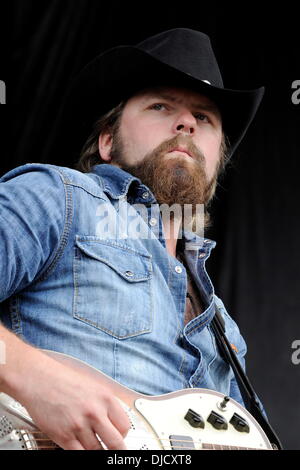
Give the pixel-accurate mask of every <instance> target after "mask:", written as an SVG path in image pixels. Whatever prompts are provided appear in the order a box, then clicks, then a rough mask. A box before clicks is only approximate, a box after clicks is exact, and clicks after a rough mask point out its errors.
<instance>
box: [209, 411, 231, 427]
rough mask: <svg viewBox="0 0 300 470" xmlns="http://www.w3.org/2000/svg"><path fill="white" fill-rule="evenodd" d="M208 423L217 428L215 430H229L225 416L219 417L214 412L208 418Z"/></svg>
mask: <svg viewBox="0 0 300 470" xmlns="http://www.w3.org/2000/svg"><path fill="white" fill-rule="evenodd" d="M207 421H208V422H209V423H210V424H211V425H212V426H213V427H214V428H215V429H218V430H220V429H227V428H228V423H227V421H226V419H225V418H224V416H221V415H219V414H218V413H216V412H215V411H212V412H211V413H210V415H209V417H208V418H207Z"/></svg>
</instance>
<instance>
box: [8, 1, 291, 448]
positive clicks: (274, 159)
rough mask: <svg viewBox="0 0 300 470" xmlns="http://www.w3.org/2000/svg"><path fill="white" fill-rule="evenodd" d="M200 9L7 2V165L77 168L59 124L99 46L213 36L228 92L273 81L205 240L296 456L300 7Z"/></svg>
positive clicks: (275, 421)
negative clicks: (179, 33) (174, 35)
mask: <svg viewBox="0 0 300 470" xmlns="http://www.w3.org/2000/svg"><path fill="white" fill-rule="evenodd" d="M200 3H201V2H193V1H190V2H183V3H181V4H180V3H173V2H158V3H155V2H148V3H142V2H140V3H139V4H136V3H133V2H119V3H118V2H103V1H101V0H76V1H75V0H48V1H44V2H40V1H38V0H13V1H11V2H10V3H9V11H8V10H7V12H4V9H2V13H3V12H4V15H3V17H2V18H1V24H2V32H3V30H4V28H5V27H7V26H9V27H7V30H6V34H5V38H3V40H2V41H1V46H2V47H1V54H2V55H1V64H0V65H1V68H0V79H1V80H5V82H6V87H7V104H6V105H5V106H1V135H0V137H1V149H2V152H1V153H2V158H1V168H0V170H1V174H3V173H4V172H6V171H7V170H9V169H11V168H14V167H15V166H17V165H20V164H23V163H27V162H47V163H55V164H61V165H65V166H72V165H73V161H74V160H73V156H72V155H71V154H70V152H69V151H68V145H66V144H63V143H62V142H63V141H62V136H61V129H62V126H61V123H60V122H59V120H58V119H57V113H58V110H59V107H60V104H61V102H62V100H63V97H64V94H65V90H66V87H67V85H68V83H69V80H70V78H71V77H72V76H73V74H75V73H76V72H77V71H78V70H79V69H80V68H81V67H82V66H83V65H84V64H85V63H86V62H87V61H89V60H90V59H91V58H93V57H94V56H95V55H96V54H98V53H100V52H101V51H103V50H105V49H107V48H109V47H112V46H115V45H118V44H134V43H136V42H138V41H140V40H142V39H143V38H144V37H146V36H148V35H151V34H155V33H157V32H160V31H162V30H164V29H171V28H174V27H190V28H194V29H198V30H200V31H203V32H206V33H208V34H209V35H210V36H211V39H212V43H213V46H214V49H215V52H216V55H217V57H218V61H219V63H220V67H221V69H222V71H223V77H224V81H225V85H226V86H227V87H232V88H255V87H258V86H260V85H265V86H266V87H267V90H266V95H265V99H264V102H263V104H262V106H261V108H260V110H259V112H258V115H257V119H256V121H255V123H253V125H252V126H251V128H250V130H249V133H248V134H247V137H246V139H245V140H244V141H243V143H242V145H241V146H240V148H239V151H238V152H237V153H236V155H235V157H234V159H233V160H232V162H231V164H230V166H229V167H228V169H227V173H226V175H225V176H224V177H223V178H222V180H221V181H220V184H219V187H218V190H217V196H216V199H215V201H214V204H213V206H212V214H213V220H214V224H213V226H212V227H211V228H210V229H209V232H208V233H207V236H209V237H210V238H213V239H215V240H216V241H217V243H218V244H217V248H216V249H215V251H214V254H213V256H212V259H211V260H210V261H209V264H208V270H209V273H210V274H211V277H212V278H213V280H214V283H215V287H216V292H217V293H218V294H219V295H220V296H221V297H222V298H223V300H224V302H225V304H226V306H227V308H228V309H229V311H230V313H231V314H232V316H233V317H234V318H235V319H236V320H237V322H238V323H239V326H240V329H241V331H242V333H243V335H244V337H245V339H246V341H247V343H248V373H249V376H250V378H251V379H252V381H253V383H254V385H255V388H256V390H257V392H258V394H259V395H260V397H261V399H262V400H263V402H264V404H265V407H266V409H267V412H268V415H269V418H270V420H271V423H272V425H273V427H274V428H275V429H276V430H277V432H278V434H279V436H280V438H281V440H282V442H283V444H284V446H285V448H287V449H300V436H299V424H300V393H299V390H300V364H299V365H297V364H296V363H293V361H292V354H293V352H295V350H294V349H292V343H293V342H294V341H295V340H299V341H300V322H299V318H298V317H299V314H300V284H299V278H300V250H299V247H298V245H299V240H300V221H299V207H298V206H299V201H300V183H299V170H300V162H299V159H300V155H299V150H298V148H299V144H300V136H299V130H300V126H299V124H300V104H299V105H297V104H294V103H293V101H292V94H293V92H294V91H295V90H293V89H292V83H293V82H294V81H295V80H300V66H299V60H300V59H299V33H298V32H297V30H298V29H299V14H298V11H296V10H295V6H293V5H285V6H284V7H281V6H280V5H277V6H276V7H274V6H272V4H270V6H269V8H268V10H267V11H264V12H262V11H261V6H262V5H260V6H258V5H255V4H253V2H240V6H239V7H237V6H233V5H232V6H230V5H228V4H226V2H224V4H223V6H216V4H214V5H213V6H212V3H215V2H210V3H209V4H207V3H206V4H205V5H204V2H203V4H201V5H199V4H200ZM1 5H3V2H2V3H1ZM10 20H12V21H11V22H10ZM10 25H11V26H10ZM9 37H10V40H9V41H7V38H9ZM3 44H5V47H3ZM299 97H300V93H299ZM233 118H235V119H238V116H233ZM66 124H67V123H65V125H66ZM69 131H70V129H69ZM295 356H296V358H297V355H295ZM298 358H300V354H299V355H298ZM294 362H295V361H294Z"/></svg>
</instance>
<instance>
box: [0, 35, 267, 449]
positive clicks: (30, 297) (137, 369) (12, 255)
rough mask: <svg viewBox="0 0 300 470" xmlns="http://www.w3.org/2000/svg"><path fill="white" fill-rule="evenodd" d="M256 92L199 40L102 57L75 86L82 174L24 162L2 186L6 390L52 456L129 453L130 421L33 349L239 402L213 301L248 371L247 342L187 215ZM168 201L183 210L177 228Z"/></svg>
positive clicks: (148, 387) (144, 384)
mask: <svg viewBox="0 0 300 470" xmlns="http://www.w3.org/2000/svg"><path fill="white" fill-rule="evenodd" d="M262 94H263V89H259V90H253V91H244V92H242V91H234V90H228V89H225V88H224V87H223V82H222V78H221V75H220V72H219V68H218V65H217V62H216V59H215V57H214V54H213V51H212V49H211V45H210V41H209V38H208V37H207V36H206V35H204V34H202V33H199V32H197V31H192V30H189V29H174V30H171V31H166V32H163V33H160V34H158V35H156V36H153V37H151V38H148V39H146V40H145V41H143V42H142V43H140V44H139V45H137V46H134V47H132V46H123V47H118V48H115V49H112V50H110V51H108V52H106V53H104V54H102V55H101V56H99V57H97V58H96V59H95V60H94V61H93V62H92V63H91V64H89V65H88V66H87V67H86V68H85V69H84V70H83V71H82V72H81V74H80V75H79V77H78V78H77V80H76V81H75V82H74V85H73V87H72V89H71V91H70V94H69V97H68V100H67V103H68V104H67V106H66V108H67V109H68V112H69V115H70V116H73V121H72V122H74V123H76V125H77V127H75V124H74V140H75V139H76V137H77V136H79V140H81V139H82V138H83V136H85V138H87V135H88V134H87V132H89V133H91V130H92V124H94V131H93V132H92V133H91V135H90V137H89V138H88V139H87V141H86V144H85V145H84V149H83V153H82V156H81V159H80V162H79V164H78V169H80V170H81V171H75V170H72V169H68V168H62V167H57V166H51V165H40V164H29V165H24V166H22V167H20V168H17V169H15V170H12V171H11V172H9V173H8V174H6V175H4V176H3V177H2V179H1V184H0V204H1V213H0V217H1V224H0V225H1V238H0V250H1V259H2V263H1V271H0V279H1V287H0V300H1V302H2V305H1V319H2V323H3V326H1V330H0V331H1V340H2V341H3V344H5V346H6V361H5V363H4V364H2V365H0V389H1V390H2V391H4V392H6V393H8V394H9V395H11V396H13V397H14V398H15V399H17V400H18V401H20V402H21V403H22V404H23V405H24V406H25V407H26V408H27V410H28V411H29V413H30V415H31V416H32V418H33V420H34V422H35V423H36V424H37V425H38V427H39V428H40V429H41V430H43V431H44V432H45V433H46V434H47V435H48V436H49V437H50V438H52V439H53V440H54V441H55V442H56V443H57V444H58V445H60V446H61V447H63V448H65V449H98V448H99V441H98V439H97V436H96V435H98V436H99V437H100V438H101V439H102V441H103V442H104V444H105V445H106V446H107V447H108V448H109V449H124V448H125V445H124V441H123V437H124V436H125V435H126V434H127V432H128V429H129V426H130V423H129V420H128V418H127V416H126V414H125V413H124V411H123V410H122V408H121V407H120V405H119V403H118V402H117V400H116V399H115V398H114V397H113V396H111V394H110V393H109V392H108V391H107V390H106V389H104V388H102V387H99V382H98V381H97V379H96V378H93V377H84V378H83V376H82V374H81V373H80V371H78V370H72V369H70V368H69V367H68V366H67V365H64V364H61V363H58V362H57V361H55V360H54V359H53V358H52V357H49V356H48V355H46V354H45V353H43V352H41V350H40V349H46V350H56V351H60V352H63V353H66V354H69V355H70V356H74V357H75V358H79V359H81V360H83V361H85V362H87V363H89V364H90V365H93V366H94V367H96V368H98V369H99V370H101V371H103V372H105V373H106V374H108V375H110V376H111V377H113V378H114V379H115V380H117V381H118V382H120V383H122V384H124V385H126V386H127V387H129V388H132V389H134V390H137V391H139V392H142V393H145V394H151V395H152V394H153V395H156V394H162V393H167V392H170V391H173V390H178V389H182V388H187V387H205V388H211V389H214V390H218V391H221V392H223V393H226V394H228V395H230V396H232V397H233V398H234V399H236V400H238V401H240V402H242V399H241V395H240V392H239V390H238V387H237V384H236V381H235V378H234V376H233V373H232V370H231V368H230V367H229V365H228V364H227V363H226V362H225V361H224V359H223V358H222V357H221V354H220V352H219V350H218V348H217V346H216V342H215V338H214V335H213V332H212V329H211V326H210V323H211V320H212V318H213V316H214V314H215V309H216V306H217V307H218V308H219V310H220V312H221V314H222V316H223V319H224V322H225V326H226V333H227V336H228V338H229V340H230V342H231V344H232V347H233V348H234V350H235V351H236V353H237V356H238V358H239V359H240V361H241V363H242V364H244V354H245V350H246V346H245V343H244V340H243V338H242V337H241V335H240V333H239V330H238V328H237V326H236V324H235V323H234V321H233V320H232V319H231V318H230V316H229V315H228V313H227V312H226V310H225V308H224V306H223V304H222V302H221V300H220V299H219V298H218V297H217V296H216V295H215V293H214V289H213V286H212V284H211V281H210V279H209V277H208V275H207V273H206V270H205V261H206V259H207V258H208V256H209V254H210V251H211V249H212V248H213V247H214V245H215V243H214V242H213V241H211V240H208V239H203V238H202V237H199V227H198V226H197V220H198V216H199V214H200V219H201V215H202V212H201V208H202V207H203V205H205V206H207V204H208V203H209V201H210V200H211V198H212V196H213V193H214V190H215V186H216V181H217V176H218V173H219V172H220V169H222V168H223V166H224V162H225V160H226V158H228V157H229V156H231V155H232V153H233V152H234V150H235V148H236V147H237V145H238V144H239V142H240V141H241V139H242V137H243V136H244V134H245V132H246V130H247V128H248V126H249V125H250V123H251V121H252V119H253V117H254V115H255V112H256V110H257V107H258V105H259V103H260V101H261V98H262ZM99 118H100V119H99ZM83 142H84V141H82V143H83ZM227 142H229V143H228V144H227ZM170 206H175V209H178V208H179V209H182V210H184V209H185V208H186V207H185V206H188V208H191V213H190V217H188V218H187V225H186V226H185V224H184V223H183V219H182V217H181V215H182V212H181V214H180V213H179V212H180V211H179V212H177V213H176V214H171V215H170V213H168V211H166V210H165V209H166V208H168V207H170ZM132 209H133V211H132ZM168 214H169V215H170V217H168V216H166V215H168ZM137 222H138V223H137ZM197 227H198V228H197ZM200 232H201V229H200ZM10 330H12V331H10Z"/></svg>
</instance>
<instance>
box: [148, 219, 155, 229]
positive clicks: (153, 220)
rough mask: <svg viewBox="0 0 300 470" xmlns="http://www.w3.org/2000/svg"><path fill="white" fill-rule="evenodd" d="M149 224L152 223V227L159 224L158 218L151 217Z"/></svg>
mask: <svg viewBox="0 0 300 470" xmlns="http://www.w3.org/2000/svg"><path fill="white" fill-rule="evenodd" d="M149 224H150V225H151V227H154V225H156V224H157V220H156V219H154V218H153V219H150V221H149Z"/></svg>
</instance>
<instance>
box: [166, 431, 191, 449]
mask: <svg viewBox="0 0 300 470" xmlns="http://www.w3.org/2000/svg"><path fill="white" fill-rule="evenodd" d="M169 439H170V444H171V447H172V449H173V450H178V449H195V445H194V441H193V438H192V437H190V436H177V435H175V434H172V435H171V436H169Z"/></svg>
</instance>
